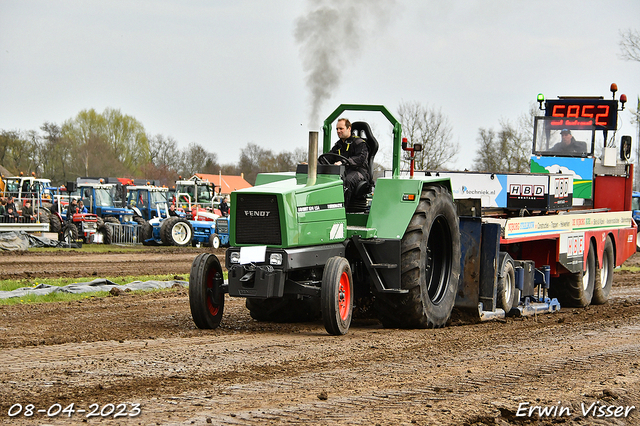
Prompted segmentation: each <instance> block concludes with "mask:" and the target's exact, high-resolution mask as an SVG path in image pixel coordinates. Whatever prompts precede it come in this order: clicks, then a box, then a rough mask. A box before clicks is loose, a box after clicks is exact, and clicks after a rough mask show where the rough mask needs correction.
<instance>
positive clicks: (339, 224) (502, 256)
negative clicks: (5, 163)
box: [189, 92, 636, 335]
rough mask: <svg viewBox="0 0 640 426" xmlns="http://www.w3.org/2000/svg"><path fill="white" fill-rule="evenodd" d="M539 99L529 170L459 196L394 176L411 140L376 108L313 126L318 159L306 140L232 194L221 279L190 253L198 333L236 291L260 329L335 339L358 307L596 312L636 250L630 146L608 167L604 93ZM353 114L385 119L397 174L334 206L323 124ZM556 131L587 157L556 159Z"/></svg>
mask: <svg viewBox="0 0 640 426" xmlns="http://www.w3.org/2000/svg"><path fill="white" fill-rule="evenodd" d="M623 96H624V95H623ZM620 100H621V102H624V100H625V99H624V98H623V97H622V96H621V99H620ZM542 102H544V99H540V105H541V107H542ZM545 106H546V110H545V114H546V116H545V117H540V119H539V120H537V121H536V128H535V131H534V150H533V151H534V155H533V157H532V168H533V171H534V173H530V174H508V175H497V174H492V173H484V174H479V173H476V174H466V175H460V176H458V178H459V179H460V180H462V181H465V180H468V182H467V187H472V188H473V190H471V191H468V192H467V196H458V197H456V196H455V195H456V192H459V189H460V188H459V187H457V186H456V185H455V184H453V183H452V178H451V177H449V176H445V175H444V173H443V174H439V173H423V175H422V176H417V175H413V176H412V175H409V176H403V173H401V170H400V159H401V154H402V149H404V150H406V151H409V152H412V153H415V152H416V151H419V150H420V149H421V147H420V146H419V145H418V144H414V145H413V146H412V147H409V146H408V144H407V143H406V141H403V140H402V138H401V125H400V123H399V122H398V121H397V120H396V119H395V118H394V117H393V116H392V115H391V114H390V113H389V111H388V110H387V109H386V108H385V107H383V106H369V105H341V106H340V107H338V108H337V109H336V110H335V111H334V112H333V113H332V114H331V115H330V116H329V117H328V118H327V119H326V120H325V122H324V126H323V132H324V143H323V152H324V154H322V155H321V156H320V157H319V158H316V154H315V153H316V152H317V147H316V146H315V144H317V138H318V136H317V133H316V132H311V133H310V136H309V145H310V149H309V153H310V154H309V162H308V165H299V166H298V168H297V171H296V172H295V173H293V172H291V173H272V174H260V175H258V177H257V180H256V185H255V187H253V188H249V189H243V190H239V191H235V192H233V193H232V194H231V209H232V212H231V220H230V226H229V228H230V229H229V231H230V240H231V245H230V248H229V249H227V251H226V255H225V262H226V266H227V269H228V282H225V281H224V279H223V270H222V267H221V264H220V261H219V260H218V258H217V257H216V256H215V255H213V254H210V253H202V254H200V255H199V256H198V257H196V259H195V260H194V262H193V265H192V268H191V274H190V278H189V304H190V308H191V314H192V317H193V320H194V322H195V324H196V325H197V326H198V327H199V328H215V327H218V326H219V324H220V321H221V318H222V315H223V310H224V298H225V294H226V293H228V294H229V295H230V296H233V297H244V298H246V306H247V308H248V309H249V311H250V314H251V316H252V317H253V318H254V319H256V320H259V321H296V320H312V319H315V318H318V317H320V316H321V317H322V321H323V323H324V326H325V329H326V330H327V332H328V333H329V334H333V335H341V334H345V333H346V332H347V331H348V329H349V326H350V323H351V318H352V315H353V312H354V308H357V311H358V313H360V312H364V313H370V314H375V315H376V316H377V318H378V319H379V320H380V321H381V322H382V324H383V326H385V327H392V328H431V327H434V328H435V327H442V326H444V325H445V324H446V323H447V321H448V320H449V318H450V316H451V312H452V310H453V308H454V307H457V308H459V309H464V310H471V311H472V312H474V313H475V314H477V315H478V316H479V318H480V319H481V320H489V319H492V318H499V317H504V316H505V315H518V316H522V315H534V314H539V313H551V312H556V311H558V310H559V309H560V306H561V304H562V305H566V306H578V307H584V306H587V305H589V304H590V303H594V304H601V303H605V302H606V301H607V299H608V297H609V292H610V289H611V284H612V280H613V269H614V267H615V266H616V265H620V264H622V262H624V260H626V259H627V258H628V257H629V256H631V254H633V253H634V252H635V246H636V225H635V222H633V220H632V218H631V210H630V203H631V183H632V182H631V180H632V176H633V170H632V165H631V164H629V163H628V151H629V148H628V147H629V146H630V140H629V138H628V137H623V142H622V145H623V146H622V150H621V151H622V155H621V158H620V159H618V158H616V157H617V156H616V155H613V158H611V155H612V154H611V150H612V149H613V150H615V148H611V146H612V144H613V140H608V139H607V131H609V130H614V131H615V129H616V128H617V111H618V101H617V100H615V92H614V100H604V99H602V98H580V99H577V98H559V99H557V100H548V101H546V104H545ZM622 107H623V108H624V103H623V104H622ZM349 110H351V111H377V112H380V113H382V114H383V115H384V116H385V117H386V118H387V119H388V120H389V121H390V122H391V124H392V125H393V161H392V166H393V167H392V171H391V175H390V176H388V177H381V178H379V179H378V180H377V182H376V183H375V192H373V193H372V189H373V182H362V183H361V184H360V186H359V187H358V188H357V190H356V192H355V196H353V197H352V203H351V205H348V206H345V205H344V195H343V194H344V192H343V184H342V180H341V174H342V173H343V172H344V169H343V167H344V166H337V165H334V163H335V162H336V161H337V160H339V159H340V156H338V155H334V154H331V153H329V150H330V148H331V145H332V143H331V137H332V135H331V128H332V123H333V122H334V121H335V120H336V119H337V118H338V117H339V116H340V114H342V113H343V112H344V111H349ZM565 129H567V130H571V131H572V132H573V133H575V134H578V133H579V134H580V136H581V137H584V139H581V141H583V142H587V143H586V144H585V149H584V151H581V152H579V153H576V152H574V153H570V154H564V153H560V152H556V151H554V150H553V149H554V147H555V142H556V140H558V141H559V140H560V134H561V133H562V132H563V130H565ZM600 131H602V133H603V136H604V139H603V140H602V142H603V145H604V146H603V147H602V148H600V151H601V152H602V155H601V156H600V157H599V158H596V156H595V155H594V150H595V144H596V133H597V132H600ZM352 132H353V133H354V134H356V135H357V136H359V137H361V138H363V139H364V140H365V141H366V143H367V144H368V147H369V156H370V158H369V167H370V168H371V167H372V165H373V160H374V157H375V155H376V152H377V151H378V142H377V140H376V138H375V137H374V135H373V134H372V133H371V129H370V126H369V125H368V124H367V123H365V122H355V123H353V124H352ZM576 137H577V136H576ZM343 163H344V161H343ZM573 163H580V165H582V164H583V163H584V164H588V165H590V167H591V170H590V171H587V170H586V168H585V169H584V170H583V169H582V168H581V169H580V170H577V169H576V167H577V166H575V165H574V164H573ZM574 166H575V167H574ZM411 171H413V167H411ZM478 182H485V183H486V184H487V185H488V186H487V187H486V188H481V189H479V188H477V186H478ZM505 188H507V191H504V189H505ZM578 192H579V196H577V194H578ZM494 195H495V196H494ZM598 269H599V273H598V272H597V271H598Z"/></svg>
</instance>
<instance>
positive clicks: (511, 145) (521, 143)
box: [0, 102, 536, 187]
mask: <svg viewBox="0 0 640 426" xmlns="http://www.w3.org/2000/svg"><path fill="white" fill-rule="evenodd" d="M398 115H399V117H398V118H399V120H400V122H401V123H402V128H403V136H405V137H407V138H408V140H409V144H411V145H413V144H414V143H421V144H422V146H423V151H421V152H419V153H418V154H417V155H416V168H417V169H419V170H420V169H422V170H436V169H440V170H442V169H446V168H447V165H448V163H450V162H452V161H454V160H455V157H456V156H457V153H458V152H459V151H460V146H459V145H458V144H457V143H455V142H454V141H453V135H452V133H453V129H452V126H451V124H450V122H449V120H448V118H447V117H446V116H445V115H444V114H442V112H441V111H440V110H439V109H437V108H435V107H429V106H425V105H421V104H420V103H417V102H404V103H402V104H401V105H400V108H399V114H398ZM535 115H536V108H535V105H532V106H531V107H530V110H529V111H528V112H527V113H524V114H522V115H521V116H520V117H519V118H518V119H517V120H516V122H515V123H513V122H511V121H510V120H506V119H502V120H500V126H499V128H498V129H497V130H494V129H492V128H481V129H479V131H478V138H477V141H476V142H477V150H476V157H475V159H474V162H473V165H472V168H473V169H474V170H479V171H486V172H524V171H527V170H528V168H529V153H530V150H531V142H532V129H533V117H534V116H535ZM465 145H466V144H465ZM376 160H377V163H376V165H375V170H378V171H379V170H382V169H384V167H383V166H381V165H380V163H381V162H382V161H383V160H384V158H382V156H381V155H378V157H377V158H376ZM402 160H403V162H404V163H405V166H406V167H408V160H409V158H408V156H407V154H406V153H403V158H402ZM304 161H307V152H306V150H305V149H303V148H297V149H296V150H295V151H292V152H289V151H282V152H280V153H274V152H273V151H271V150H268V149H264V148H261V147H260V146H259V145H257V144H255V143H248V144H247V145H246V146H245V147H244V148H243V149H242V150H241V152H240V158H239V160H238V162H237V163H235V164H233V163H232V164H220V163H219V162H218V156H217V154H216V153H215V152H211V151H209V150H207V149H206V148H204V147H203V146H202V145H200V144H198V143H191V144H189V145H188V146H187V147H186V148H183V149H181V148H180V147H179V146H178V142H177V141H176V140H175V139H173V138H172V137H170V136H169V137H168V136H164V135H155V136H151V135H149V134H147V133H146V131H145V129H144V126H143V125H142V123H140V122H139V121H138V120H136V119H135V118H134V117H132V116H129V115H125V114H122V113H121V112H120V110H117V109H111V108H107V109H106V110H105V111H104V112H102V113H98V112H96V111H95V110H94V109H89V110H83V111H81V112H80V113H79V114H78V115H77V116H76V117H75V118H72V119H70V120H67V121H65V122H64V123H62V124H61V125H58V124H55V123H44V124H43V125H42V126H41V127H40V129H39V130H38V131H36V130H29V131H17V130H14V131H10V130H0V165H2V166H4V167H5V168H7V169H8V170H9V171H10V172H12V173H20V172H22V173H24V174H31V173H32V172H34V173H35V174H36V175H37V176H39V177H45V178H49V179H51V180H52V182H53V184H54V185H60V184H64V183H65V182H67V181H71V180H75V179H76V178H77V177H81V176H91V177H127V178H145V179H154V180H158V181H159V182H161V184H163V185H166V186H168V187H171V186H172V185H173V184H174V182H175V181H176V179H178V178H179V176H182V177H183V178H188V177H190V176H192V175H193V174H194V173H208V174H218V173H222V174H225V175H240V174H242V175H244V178H245V179H246V180H247V181H248V182H249V183H250V184H254V183H255V179H256V175H257V174H258V173H259V172H276V171H293V170H295V168H296V166H297V165H298V164H299V163H300V162H304Z"/></svg>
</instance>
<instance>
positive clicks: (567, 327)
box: [0, 249, 640, 425]
mask: <svg viewBox="0 0 640 426" xmlns="http://www.w3.org/2000/svg"><path fill="white" fill-rule="evenodd" d="M198 252H199V251H198V250H195V249H183V250H174V251H171V252H166V251H164V252H163V251H162V250H153V251H150V252H143V253H136V254H131V253H128V254H126V256H125V257H124V258H122V256H123V255H122V253H113V254H112V256H111V254H109V255H107V256H102V257H101V259H100V261H99V262H98V263H95V262H93V261H88V259H89V257H91V255H73V254H71V253H69V252H66V255H65V256H57V255H53V257H54V259H52V260H51V261H52V262H54V263H55V264H56V265H58V266H56V269H55V270H54V269H52V268H51V263H50V262H49V259H45V258H46V256H48V254H37V255H33V254H23V255H20V254H4V255H2V256H0V268H1V269H0V270H1V271H2V274H3V275H4V274H8V273H9V272H8V271H7V269H6V268H12V269H14V268H15V269H16V272H15V273H16V274H22V275H21V276H23V277H26V276H27V274H30V276H32V277H39V276H44V275H43V274H52V275H55V274H56V272H55V271H56V270H57V271H60V272H58V273H59V274H61V275H64V276H75V275H73V274H76V273H78V272H77V270H76V269H75V268H76V266H75V265H77V264H83V262H85V261H88V262H87V263H86V264H85V266H86V265H87V264H90V265H91V267H90V268H89V269H90V270H91V271H92V272H93V270H95V272H96V274H98V275H100V274H103V273H106V272H109V275H113V271H121V273H122V274H123V275H127V274H129V273H130V272H128V271H129V270H130V269H126V268H129V267H133V268H134V270H136V271H137V272H136V274H138V273H140V274H142V273H170V274H176V275H182V276H183V277H185V278H186V277H187V276H188V272H189V268H190V266H191V260H192V259H193V258H194V257H195V256H196V255H197V253H198ZM43 260H46V262H44V261H43ZM12 262H15V263H12ZM117 262H121V263H117ZM102 263H105V264H104V265H101V264H102ZM627 263H628V264H635V265H638V264H640V258H639V257H638V256H634V258H632V259H630V261H628V262H627ZM60 264H65V265H66V266H62V265H60ZM18 265H21V267H22V269H20V268H19V266H18ZM130 265H133V266H130ZM87 270H88V269H84V272H83V273H82V275H87V273H86V271H87ZM160 270H163V271H165V270H166V271H168V272H157V271H160ZM52 275H49V276H52ZM638 278H640V274H638V273H625V272H618V273H616V277H615V281H614V288H613V290H612V298H611V300H610V302H609V303H608V304H607V305H603V306H591V307H589V308H587V309H562V310H561V312H560V313H558V314H554V315H542V316H538V317H537V318H526V319H518V318H509V319H506V320H502V321H494V322H489V323H475V322H474V321H471V320H468V319H462V318H463V317H461V316H457V317H456V318H454V320H452V323H451V324H450V325H449V326H448V327H446V328H444V329H439V330H391V329H383V328H381V326H380V324H379V323H378V322H377V321H374V320H357V321H355V322H354V324H353V325H352V328H351V329H350V331H349V334H347V335H346V336H343V337H340V338H336V337H330V336H328V335H327V334H326V332H325V331H324V327H323V326H322V323H320V322H314V323H304V324H273V323H258V322H256V321H253V320H252V319H251V318H250V316H249V314H248V311H247V310H246V309H245V308H244V305H243V301H242V300H239V299H227V305H226V306H225V316H224V319H223V324H222V326H221V328H220V329H218V330H213V331H202V330H198V329H196V328H195V327H194V325H193V322H192V321H191V316H190V313H189V301H188V297H187V290H186V289H178V290H177V291H173V292H162V293H154V294H145V295H140V294H136V295H132V294H127V295H125V296H118V297H107V298H102V299H94V300H84V301H78V302H70V303H55V304H41V305H16V306H0V331H1V333H0V348H2V357H3V361H4V363H3V364H2V366H1V367H0V422H2V423H6V424H71V423H73V424H75V423H80V422H82V421H83V420H87V421H88V422H89V423H96V422H101V423H106V424H120V423H123V422H125V423H128V424H145V425H146V424H209V423H211V424H214V425H215V424H225V425H226V424H349V425H351V424H362V425H370V424H381V425H396V424H420V425H432V424H447V425H449V424H450V425H482V424H484V425H494V424H496V425H506V424H517V425H520V424H524V425H527V424H629V425H633V424H640V414H639V413H638V408H640V374H639V373H640V343H639V342H640V339H639V337H640V280H639V279H638ZM30 403H31V404H34V405H35V410H38V409H43V410H45V412H41V413H37V411H36V413H35V415H34V416H33V417H25V416H24V407H25V406H26V405H27V404H30ZM56 403H59V404H61V406H62V408H64V407H67V406H68V405H69V404H71V403H74V404H75V406H74V408H75V409H76V410H78V409H89V410H90V405H91V404H94V403H95V404H99V409H103V408H105V410H106V411H104V412H105V413H107V412H108V410H109V409H110V406H108V405H107V404H114V405H116V406H117V405H118V404H128V405H125V406H123V407H120V408H121V409H123V412H126V413H131V412H134V409H133V406H132V405H131V404H132V403H137V404H140V410H141V413H140V415H138V416H137V417H132V418H128V417H127V418H125V417H118V418H117V419H114V415H113V414H112V415H110V416H105V418H101V417H100V416H97V417H90V418H88V419H87V417H86V416H87V413H78V412H76V413H74V414H73V415H72V416H71V418H69V417H62V414H60V415H58V416H56V417H48V416H47V414H46V410H47V409H50V408H51V410H52V411H51V412H54V411H55V410H56V409H57V406H55V405H54V404H56ZM593 403H596V408H597V407H599V406H600V405H602V404H604V405H607V406H609V405H611V406H623V407H626V408H623V409H622V412H623V413H624V410H626V409H628V417H619V418H614V417H609V418H604V417H600V418H598V417H594V416H591V415H583V413H582V407H581V405H582V404H584V407H585V410H586V409H588V408H589V407H590V406H591V405H592V404H593ZM14 404H21V405H22V406H23V412H22V413H21V414H19V415H16V416H14V417H9V416H8V412H9V409H10V408H11V407H12V406H13V407H14V408H13V409H14V410H17V406H16V405H14ZM533 406H539V407H548V408H553V407H559V408H558V410H557V411H556V413H560V414H561V415H560V416H557V417H553V416H546V417H543V418H542V420H541V421H538V418H539V417H538V411H534V412H533V415H532V416H531V417H528V416H518V415H517V414H518V410H519V409H520V410H521V411H520V413H522V412H523V411H522V410H524V412H526V413H527V414H528V409H529V408H531V407H533ZM631 406H634V407H635V408H630V407H631ZM14 412H15V411H14ZM116 412H117V411H116ZM568 412H569V414H568ZM552 413H553V411H552ZM603 413H604V414H605V415H606V414H607V411H606V409H605V410H604V411H603ZM611 413H615V407H613V408H612V409H611ZM597 414H598V412H597V411H596V416H597Z"/></svg>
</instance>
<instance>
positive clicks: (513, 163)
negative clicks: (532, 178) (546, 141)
mask: <svg viewBox="0 0 640 426" xmlns="http://www.w3.org/2000/svg"><path fill="white" fill-rule="evenodd" d="M535 114H536V108H535V105H533V104H532V106H531V107H530V109H529V111H528V112H526V113H524V114H522V115H521V116H520V117H518V119H517V120H516V123H515V124H514V123H512V122H511V121H509V120H505V119H503V120H500V130H498V131H495V130H493V129H483V128H481V129H480V130H479V134H478V144H479V147H478V150H477V151H476V158H475V163H474V167H475V169H476V170H480V171H485V172H502V173H507V172H515V173H521V172H527V171H529V159H530V154H531V146H532V143H533V138H532V134H533V117H534V116H535Z"/></svg>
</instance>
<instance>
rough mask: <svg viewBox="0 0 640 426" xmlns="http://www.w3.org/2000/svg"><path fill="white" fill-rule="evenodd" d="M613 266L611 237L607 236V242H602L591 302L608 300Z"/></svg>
mask: <svg viewBox="0 0 640 426" xmlns="http://www.w3.org/2000/svg"><path fill="white" fill-rule="evenodd" d="M613 268H615V262H614V259H613V242H612V241H611V237H607V242H606V243H605V244H604V252H603V253H602V265H601V268H600V273H599V274H597V275H596V283H595V286H594V289H593V298H592V299H591V303H592V304H594V305H603V304H605V303H607V300H609V293H610V292H611V286H612V285H613Z"/></svg>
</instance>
